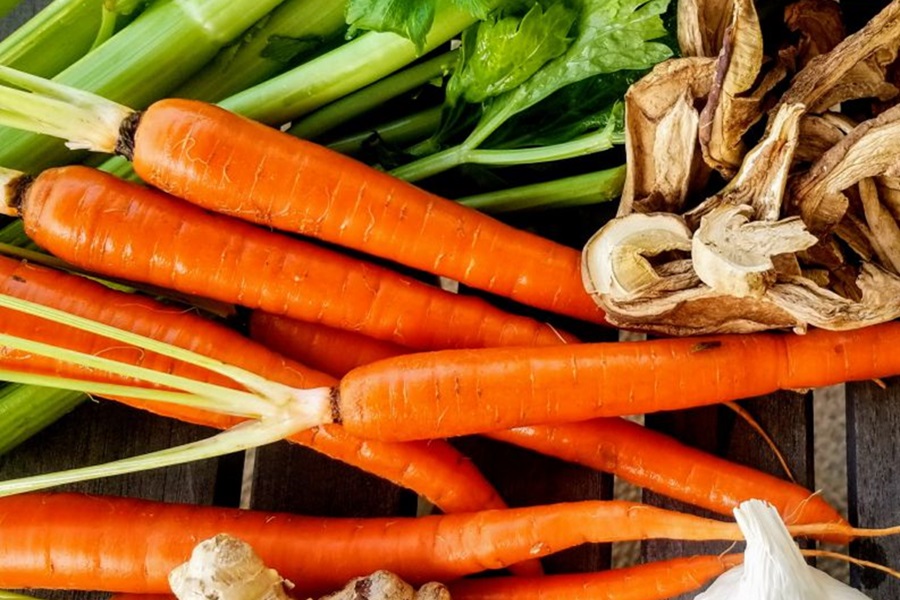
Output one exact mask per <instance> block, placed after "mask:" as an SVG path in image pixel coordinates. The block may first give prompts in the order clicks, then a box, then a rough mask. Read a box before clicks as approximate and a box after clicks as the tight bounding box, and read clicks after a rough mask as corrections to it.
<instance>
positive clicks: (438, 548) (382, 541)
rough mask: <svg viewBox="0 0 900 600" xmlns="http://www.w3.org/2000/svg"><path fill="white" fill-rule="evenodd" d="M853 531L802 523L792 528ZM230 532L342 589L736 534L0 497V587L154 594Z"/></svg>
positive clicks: (587, 521)
mask: <svg viewBox="0 0 900 600" xmlns="http://www.w3.org/2000/svg"><path fill="white" fill-rule="evenodd" d="M838 529H840V531H843V532H845V533H850V532H854V531H855V530H852V529H851V528H848V527H846V526H842V527H840V528H838V527H835V526H826V525H806V526H803V527H802V528H795V529H794V531H795V532H797V533H800V534H807V533H810V532H817V533H819V532H825V531H836V530H838ZM219 533H227V534H230V535H232V536H235V537H237V538H239V539H242V540H244V541H245V542H247V543H248V544H250V546H252V547H253V548H254V550H255V551H256V553H257V554H259V556H260V558H261V559H262V560H263V562H264V563H265V564H266V565H267V566H269V567H271V568H273V569H275V570H276V571H278V572H279V573H280V574H281V575H282V576H283V577H285V578H286V579H288V580H290V581H292V582H294V583H295V584H296V585H297V588H295V590H294V592H295V593H296V594H298V595H301V596H303V595H306V594H317V593H323V592H327V591H330V590H334V589H337V588H339V587H341V586H342V585H343V584H344V583H346V582H347V581H348V580H350V579H351V578H353V577H357V576H361V575H368V574H369V573H372V572H374V571H377V570H379V569H385V570H388V571H392V572H394V573H396V574H397V575H398V576H400V577H401V578H403V579H404V580H406V581H409V582H410V583H413V584H421V583H424V582H426V581H451V580H453V579H456V578H458V577H462V576H464V575H467V574H471V573H477V572H480V571H483V570H486V569H495V568H502V567H504V566H507V565H509V564H513V563H516V562H518V561H521V560H524V559H528V558H538V557H542V556H546V555H548V554H551V553H555V552H558V551H560V550H564V549H566V548H570V547H573V546H576V545H580V544H583V543H588V542H614V541H623V540H641V539H650V538H673V539H683V540H709V539H720V540H741V539H743V538H742V536H741V532H740V530H739V529H738V527H737V525H736V524H734V523H731V522H724V521H716V520H712V519H707V518H703V517H698V516H694V515H687V514H683V513H679V512H675V511H669V510H665V509H660V508H654V507H650V506H645V505H641V504H635V503H631V502H622V501H583V502H572V503H562V504H553V505H545V506H532V507H526V508H516V509H503V510H491V511H481V512H475V513H462V514H455V515H435V516H428V517H405V518H404V517H392V518H374V519H348V518H323V517H302V516H296V515H289V514H283V513H281V514H279V513H265V512H257V511H248V510H240V509H228V508H219V507H203V506H196V505H186V504H165V503H160V502H151V501H144V500H137V499H126V498H113V497H100V496H95V497H91V496H82V495H76V494H21V495H16V496H8V497H6V498H2V499H0V587H3V588H21V587H35V588H45V589H53V588H65V589H87V590H97V591H115V592H133V593H161V592H165V591H167V589H168V588H167V583H166V575H167V573H168V572H169V571H170V570H171V569H172V568H173V567H175V566H176V565H178V564H180V563H181V562H184V561H185V560H186V559H187V557H188V556H189V554H190V552H191V549H192V548H193V546H194V545H195V544H196V543H197V542H198V541H200V540H202V539H207V538H209V537H212V536H213V535H216V534H219Z"/></svg>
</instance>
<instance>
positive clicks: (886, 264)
mask: <svg viewBox="0 0 900 600" xmlns="http://www.w3.org/2000/svg"><path fill="white" fill-rule="evenodd" d="M678 15H679V16H678V41H679V45H680V46H681V55H682V56H681V57H680V58H675V59H671V60H669V61H666V62H664V63H661V64H659V65H657V67H656V68H655V69H654V70H653V71H652V72H651V73H649V74H648V75H647V76H645V77H644V78H643V79H641V80H640V81H638V82H637V83H636V84H635V85H634V86H632V88H631V89H630V91H629V92H628V94H627V95H626V98H625V105H626V130H627V142H626V152H627V158H628V175H627V181H626V184H625V190H624V192H623V195H622V199H621V204H620V206H619V211H618V215H617V217H616V218H615V219H613V220H611V221H610V222H609V223H608V224H607V225H605V226H604V227H603V228H602V229H601V230H600V231H599V232H597V234H596V235H595V236H594V237H593V238H592V239H591V240H590V241H589V242H588V244H587V245H586V247H585V250H584V258H585V260H584V265H585V268H584V278H585V285H586V286H587V287H588V289H589V291H591V292H592V293H593V294H594V296H595V298H596V299H597V302H598V303H599V304H600V305H601V306H602V307H603V308H604V309H605V310H606V311H607V313H608V318H609V320H610V321H611V322H612V323H614V324H616V325H618V326H620V327H622V328H626V329H633V330H644V331H651V332H657V333H664V334H671V335H689V334H698V333H714V332H721V333H726V332H748V331H758V330H765V329H782V328H787V329H793V330H794V331H797V332H803V331H805V330H806V329H807V327H808V326H814V327H821V328H825V329H850V328H857V327H862V326H866V325H870V324H874V323H878V322H883V321H887V320H892V319H894V318H896V317H898V316H900V226H898V219H900V104H896V105H895V102H896V101H897V100H898V84H900V77H898V74H900V70H898V69H897V67H898V64H897V61H896V59H897V51H898V47H900V0H895V1H894V2H891V3H890V4H889V5H888V6H887V7H886V8H885V9H884V10H882V11H881V12H880V13H879V14H878V15H877V16H875V17H874V18H873V19H872V20H871V21H870V22H869V23H867V24H866V25H865V26H864V27H863V28H862V29H860V30H859V31H857V32H855V33H853V34H852V35H847V34H846V33H845V30H844V23H843V20H842V15H841V12H840V5H839V4H838V3H837V2H835V1H833V0H800V1H798V2H794V3H792V4H790V5H788V6H787V7H786V8H785V9H784V25H783V31H784V32H786V35H783V36H781V38H782V39H780V40H777V42H776V43H772V42H771V41H770V40H769V32H768V31H766V32H765V33H766V40H765V44H764V36H763V34H764V32H763V30H762V28H761V25H760V19H759V16H758V14H757V9H756V7H755V6H754V3H753V2H752V0H731V1H726V0H721V1H719V0H716V1H713V0H681V1H680V2H679V5H678ZM770 46H771V48H770Z"/></svg>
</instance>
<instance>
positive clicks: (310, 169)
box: [120, 99, 603, 323]
mask: <svg viewBox="0 0 900 600" xmlns="http://www.w3.org/2000/svg"><path fill="white" fill-rule="evenodd" d="M133 122H135V123H137V128H136V131H135V132H134V135H133V146H132V145H131V144H127V143H126V144H120V149H122V150H125V151H124V154H126V155H127V156H128V158H131V159H132V160H133V162H134V168H135V171H136V172H137V173H138V175H140V176H141V178H143V179H144V180H145V181H147V182H148V183H151V184H152V185H155V186H156V187H159V188H160V189H163V190H165V191H167V192H169V193H171V194H173V195H175V196H178V197H179V198H184V199H186V200H189V201H191V202H194V203H197V204H199V205H201V206H204V207H206V208H208V209H210V210H214V211H217V212H223V213H226V214H229V215H233V216H237V217H240V218H242V219H246V220H250V221H253V222H256V223H260V224H263V225H267V226H271V227H274V228H276V229H283V230H287V231H291V232H297V233H302V234H305V235H309V236H313V237H317V238H320V239H323V240H327V241H329V242H333V243H335V244H339V245H342V246H345V247H349V248H355V249H357V250H361V251H363V252H366V253H368V254H372V255H375V256H380V257H383V258H387V259H390V260H392V261H395V262H398V263H401V264H405V265H408V266H411V267H414V268H416V269H420V270H423V271H426V272H429V273H434V274H437V275H443V276H446V277H449V278H451V279H455V280H458V281H461V282H463V283H465V284H467V285H469V286H471V287H475V288H479V289H483V290H486V291H489V292H492V293H494V294H498V295H501V296H505V297H509V298H512V299H514V300H517V301H519V302H522V303H525V304H529V305H532V306H535V307H538V308H542V309H545V310H549V311H552V312H556V313H560V314H565V315H570V316H573V317H576V318H580V319H584V320H588V321H593V322H598V323H602V322H603V313H602V311H601V310H600V309H599V308H598V307H597V305H596V304H595V303H594V301H593V300H592V299H591V298H590V296H589V295H588V294H587V292H585V290H584V288H583V286H582V284H581V258H580V253H579V252H578V251H577V250H575V249H573V248H568V247H564V246H561V245H559V244H556V243H554V242H551V241H549V240H546V239H543V238H541V237H539V236H536V235H534V234H530V233H527V232H524V231H521V230H517V229H514V228H512V227H510V226H507V225H505V224H503V223H501V222H499V221H497V220H495V219H493V218H491V217H488V216H486V215H484V214H481V213H478V212H477V211H475V210H472V209H469V208H466V207H464V206H462V205H460V204H457V203H455V202H452V201H449V200H446V199H443V198H440V197H438V196H435V195H433V194H430V193H428V192H425V191H424V190H422V189H421V188H418V187H415V186H413V185H411V184H409V183H406V182H404V181H401V180H399V179H397V178H395V177H392V176H390V175H388V174H385V173H383V172H380V171H378V170H376V169H374V168H372V167H369V166H367V165H364V164H363V163H360V162H357V161H355V160H353V159H351V158H348V157H346V156H343V155H341V154H338V153H336V152H334V151H332V150H329V149H327V148H324V147H322V146H318V145H316V144H313V143H311V142H307V141H304V140H299V139H297V138H294V137H293V136H290V135H287V134H285V133H282V132H280V131H278V130H276V129H272V128H270V127H267V126H264V125H261V124H259V123H256V122H253V121H251V120H249V119H246V118H244V117H241V116H238V115H235V114H234V113H230V112H228V111H226V110H224V109H221V108H219V107H217V106H213V105H209V104H204V103H201V102H196V101H190V100H180V99H171V100H163V101H159V102H157V103H155V104H154V105H152V106H151V107H150V108H149V109H147V110H146V111H144V112H143V113H141V114H140V119H139V120H137V119H134V120H133ZM126 148H127V150H126Z"/></svg>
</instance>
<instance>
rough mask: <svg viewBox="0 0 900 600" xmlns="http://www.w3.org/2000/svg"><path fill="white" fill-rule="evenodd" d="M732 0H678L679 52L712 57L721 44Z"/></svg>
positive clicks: (728, 19)
mask: <svg viewBox="0 0 900 600" xmlns="http://www.w3.org/2000/svg"><path fill="white" fill-rule="evenodd" d="M732 5H733V0H678V10H677V19H678V23H677V27H678V46H679V49H680V50H681V55H682V56H699V57H712V56H716V55H717V54H718V53H719V50H720V49H721V48H722V39H723V38H724V37H725V29H726V28H727V27H728V24H729V22H730V21H731V12H732Z"/></svg>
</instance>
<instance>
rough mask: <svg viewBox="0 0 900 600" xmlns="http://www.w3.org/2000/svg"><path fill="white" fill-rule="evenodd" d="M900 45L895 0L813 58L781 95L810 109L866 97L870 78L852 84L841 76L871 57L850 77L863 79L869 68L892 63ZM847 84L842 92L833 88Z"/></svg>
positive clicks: (899, 10) (783, 99)
mask: <svg viewBox="0 0 900 600" xmlns="http://www.w3.org/2000/svg"><path fill="white" fill-rule="evenodd" d="M898 47H900V0H893V2H891V3H890V4H889V5H888V6H887V7H885V8H884V9H883V10H882V11H881V12H880V13H878V15H876V16H875V17H874V18H873V19H872V20H870V21H869V22H868V23H867V24H866V25H865V26H864V27H863V28H862V29H860V30H859V31H858V32H856V33H854V34H853V35H850V36H848V37H846V38H844V40H843V41H842V42H841V43H840V44H838V45H837V46H836V47H835V48H833V49H832V50H831V51H830V52H828V53H827V54H822V55H819V56H816V57H815V58H813V59H812V60H811V61H810V62H809V64H808V65H807V66H806V67H805V68H804V69H803V70H802V71H800V73H798V74H797V76H796V77H794V79H793V81H792V83H791V87H790V88H789V89H788V90H787V92H785V94H784V95H783V96H782V97H781V102H782V103H789V104H804V105H806V106H807V107H808V108H809V110H810V111H814V112H818V111H823V110H828V109H829V108H831V107H832V106H833V105H834V103H835V102H838V101H845V100H850V99H853V98H864V97H867V95H868V94H870V93H871V89H872V88H871V82H870V83H869V84H868V85H867V86H863V87H853V86H847V85H845V84H846V83H847V82H843V83H842V80H843V79H845V77H847V75H848V73H850V71H851V70H853V69H854V67H856V66H857V65H859V64H861V63H864V62H865V61H867V60H869V59H872V62H869V64H868V66H866V67H864V68H863V69H862V71H863V72H860V73H854V74H853V75H852V76H851V77H850V79H851V80H852V79H856V80H857V81H859V79H860V78H862V79H863V80H865V79H866V77H868V76H870V75H871V72H869V73H868V74H867V73H866V71H869V69H871V68H873V67H875V68H877V69H878V70H879V71H880V72H881V80H882V81H884V69H883V67H884V66H886V65H888V64H890V63H892V62H893V61H894V58H895V57H896V55H897V49H898ZM842 85H843V86H844V87H843V92H842V93H836V92H835V91H834V90H835V88H837V87H838V86H842Z"/></svg>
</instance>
